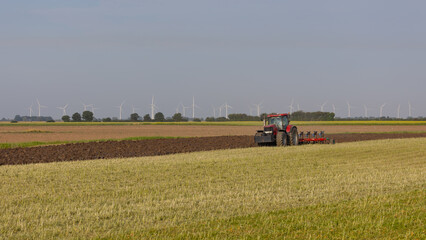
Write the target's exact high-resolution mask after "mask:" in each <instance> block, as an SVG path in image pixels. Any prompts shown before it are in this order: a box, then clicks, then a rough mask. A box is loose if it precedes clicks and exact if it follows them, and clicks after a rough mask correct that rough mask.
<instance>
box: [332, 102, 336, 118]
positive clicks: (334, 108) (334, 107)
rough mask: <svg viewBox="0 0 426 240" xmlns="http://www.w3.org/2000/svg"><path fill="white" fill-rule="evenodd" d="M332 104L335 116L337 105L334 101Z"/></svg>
mask: <svg viewBox="0 0 426 240" xmlns="http://www.w3.org/2000/svg"><path fill="white" fill-rule="evenodd" d="M331 106H332V107H333V113H334V116H336V106H334V103H333V104H332V105H331Z"/></svg>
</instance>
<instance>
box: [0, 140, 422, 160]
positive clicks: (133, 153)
mask: <svg viewBox="0 0 426 240" xmlns="http://www.w3.org/2000/svg"><path fill="white" fill-rule="evenodd" d="M328 137H330V138H334V139H335V140H336V142H337V143H340V142H353V141H363V140H374V139H389V138H413V137H426V133H404V134H402V133H401V134H371V133H370V134H366V133H365V134H362V133H361V134H335V135H332V134H329V135H328ZM254 146H256V145H255V144H254V142H253V136H221V137H201V138H178V139H153V140H140V141H108V142H90V143H75V144H64V145H54V146H43V147H31V148H14V149H1V150H0V165H15V164H29V163H46V162H61V161H75V160H87V159H104V158H126V157H138V156H155V155H166V154H175V153H185V152H196V151H209V150H217V149H231V148H247V147H254Z"/></svg>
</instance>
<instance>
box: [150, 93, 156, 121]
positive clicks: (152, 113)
mask: <svg viewBox="0 0 426 240" xmlns="http://www.w3.org/2000/svg"><path fill="white" fill-rule="evenodd" d="M155 109H158V107H157V106H155V104H154V96H152V102H151V119H152V120H154V114H155Z"/></svg>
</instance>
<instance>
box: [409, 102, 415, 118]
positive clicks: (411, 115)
mask: <svg viewBox="0 0 426 240" xmlns="http://www.w3.org/2000/svg"><path fill="white" fill-rule="evenodd" d="M413 109H414V108H413V107H412V106H411V103H410V102H408V117H410V118H411V117H413V114H412V113H413Z"/></svg>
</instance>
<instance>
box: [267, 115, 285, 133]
mask: <svg viewBox="0 0 426 240" xmlns="http://www.w3.org/2000/svg"><path fill="white" fill-rule="evenodd" d="M269 124H274V125H275V126H277V128H278V129H280V130H282V129H283V123H282V119H281V118H280V117H273V118H270V119H269Z"/></svg>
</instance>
